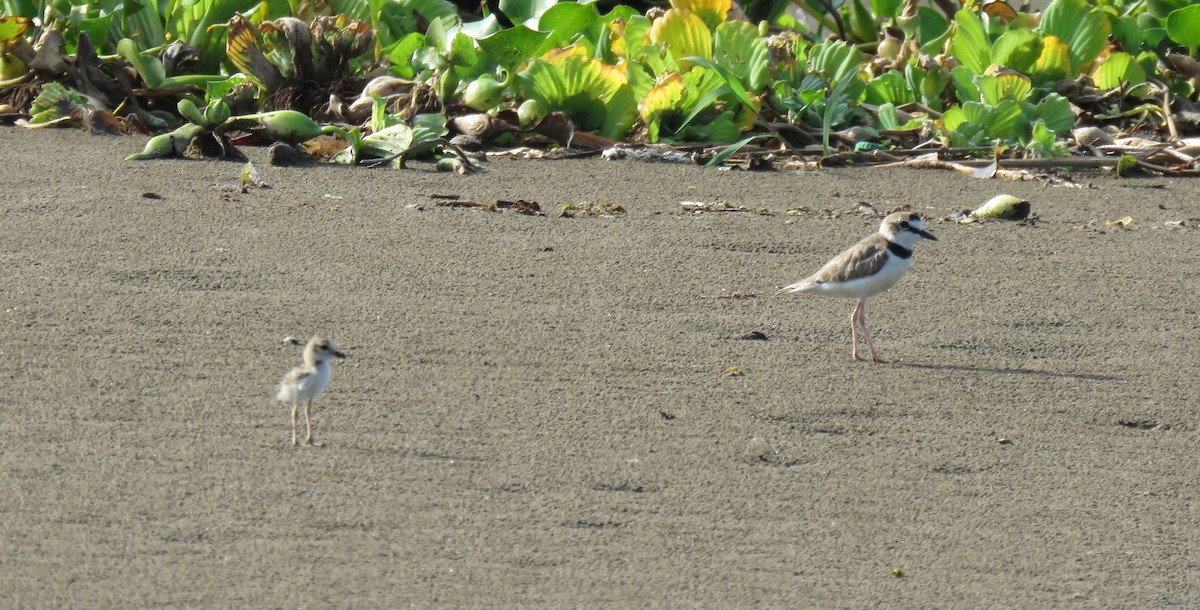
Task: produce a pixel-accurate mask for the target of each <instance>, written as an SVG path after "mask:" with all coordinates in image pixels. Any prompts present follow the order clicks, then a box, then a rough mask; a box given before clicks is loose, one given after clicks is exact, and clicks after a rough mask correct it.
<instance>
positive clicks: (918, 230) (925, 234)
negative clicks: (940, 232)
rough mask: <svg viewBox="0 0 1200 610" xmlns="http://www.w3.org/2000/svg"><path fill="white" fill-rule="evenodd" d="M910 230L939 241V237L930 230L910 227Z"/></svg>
mask: <svg viewBox="0 0 1200 610" xmlns="http://www.w3.org/2000/svg"><path fill="white" fill-rule="evenodd" d="M909 231H912V232H913V233H916V234H917V235H920V236H921V237H924V238H925V239H928V240H932V241H937V238H936V237H934V236H933V233H930V232H929V231H926V230H925V229H917V228H911V229H909Z"/></svg>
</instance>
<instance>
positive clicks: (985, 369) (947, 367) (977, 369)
mask: <svg viewBox="0 0 1200 610" xmlns="http://www.w3.org/2000/svg"><path fill="white" fill-rule="evenodd" d="M892 364H894V365H896V366H903V367H908V368H912V369H924V370H931V371H957V372H962V373H992V374H994V375H1029V376H1041V377H1065V378H1068V379H1083V380H1086V381H1129V379H1127V378H1125V377H1117V376H1116V375H1100V374H1095V373H1060V372H1057V371H1039V370H1037V369H1022V368H1014V367H1007V366H1006V367H993V366H962V365H957V364H933V363H924V362H900V361H893V362H892Z"/></svg>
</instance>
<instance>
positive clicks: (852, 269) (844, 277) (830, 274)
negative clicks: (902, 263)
mask: <svg viewBox="0 0 1200 610" xmlns="http://www.w3.org/2000/svg"><path fill="white" fill-rule="evenodd" d="M887 257H888V249H887V238H886V237H884V236H882V235H879V234H878V233H876V234H875V235H871V236H870V237H867V238H866V239H864V240H862V241H860V242H858V243H857V244H855V245H854V247H852V248H850V249H848V250H846V251H845V252H842V253H841V254H839V255H837V257H836V258H834V259H833V260H831V261H829V262H828V263H826V264H825V266H824V267H821V270H820V271H817V272H816V273H814V274H812V275H810V276H808V278H806V279H805V280H804V281H805V282H816V283H818V284H823V283H825V282H845V281H849V280H855V279H858V278H861V277H866V276H868V275H871V274H873V273H876V272H878V271H879V270H880V269H881V268H882V267H883V264H884V263H886V262H887Z"/></svg>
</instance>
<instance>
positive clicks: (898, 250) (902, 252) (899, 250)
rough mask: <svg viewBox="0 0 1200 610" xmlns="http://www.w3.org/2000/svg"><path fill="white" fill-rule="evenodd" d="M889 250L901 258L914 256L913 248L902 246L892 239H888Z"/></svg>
mask: <svg viewBox="0 0 1200 610" xmlns="http://www.w3.org/2000/svg"><path fill="white" fill-rule="evenodd" d="M888 252H891V253H892V254H895V255H896V256H899V257H900V258H911V257H912V250H909V249H908V248H905V247H904V246H901V245H900V244H898V243H896V242H894V241H891V240H888Z"/></svg>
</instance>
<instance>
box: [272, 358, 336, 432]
mask: <svg viewBox="0 0 1200 610" xmlns="http://www.w3.org/2000/svg"><path fill="white" fill-rule="evenodd" d="M330 358H342V359H345V358H346V354H343V353H342V352H339V351H338V348H337V343H334V342H333V340H332V339H326V338H324V337H313V338H312V340H310V341H309V342H308V345H306V346H304V364H302V365H300V366H298V367H296V368H294V369H292V370H291V371H288V374H287V375H284V376H283V380H282V381H280V382H279V393H278V394H276V395H275V398H276V399H278V400H282V401H283V402H290V403H292V445H296V444H297V443H296V410H297V408H298V407H299V406H300V403H301V402H303V403H304V423H305V424H306V425H307V426H308V438H306V439H305V440H304V444H306V445H313V446H316V447H319V446H320V444H319V443H317V442H316V441H314V440H313V433H312V416H311V415H310V414H309V410H310V409H311V408H312V401H313V399H314V398H316V397H317V396H319V395H320V394H321V392H323V391H325V386H327V385H329V375H330V373H331V371H330V370H329V359H330Z"/></svg>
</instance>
